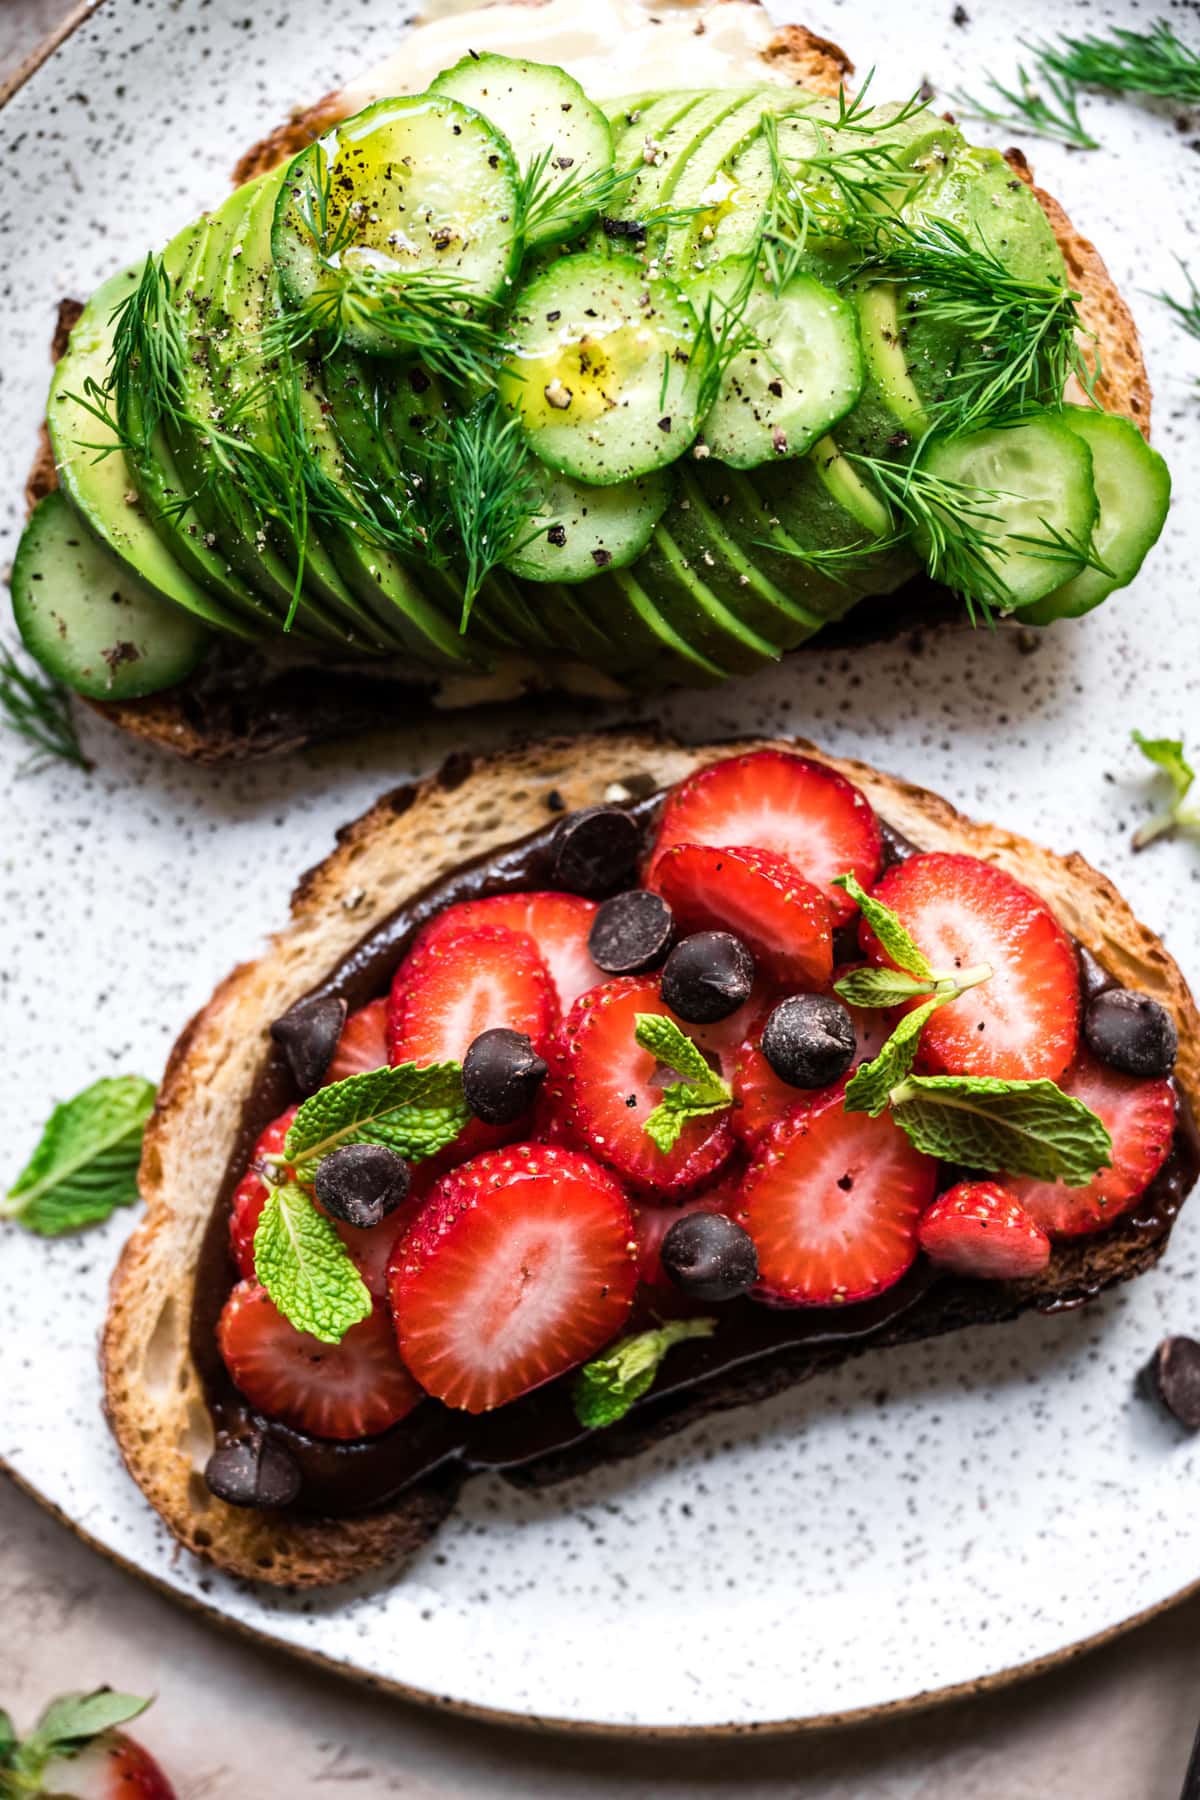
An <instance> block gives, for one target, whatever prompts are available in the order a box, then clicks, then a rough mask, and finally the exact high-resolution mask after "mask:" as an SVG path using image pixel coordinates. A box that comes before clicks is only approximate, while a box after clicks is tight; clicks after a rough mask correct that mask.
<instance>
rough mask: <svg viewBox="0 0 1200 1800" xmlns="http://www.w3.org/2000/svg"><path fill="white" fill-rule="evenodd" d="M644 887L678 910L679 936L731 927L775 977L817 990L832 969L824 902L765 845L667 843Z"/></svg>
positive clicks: (830, 933) (830, 934)
mask: <svg viewBox="0 0 1200 1800" xmlns="http://www.w3.org/2000/svg"><path fill="white" fill-rule="evenodd" d="M648 885H649V886H650V887H652V888H654V889H655V890H656V891H657V892H658V893H660V894H661V895H662V897H663V899H664V900H665V901H666V902H667V904H668V906H670V908H671V910H672V912H673V913H674V914H675V923H676V926H677V928H678V931H679V935H680V936H681V937H684V936H686V935H687V934H688V933H690V932H693V931H713V930H716V931H732V932H733V933H735V935H736V936H738V937H740V938H742V939H743V940H744V941H745V942H746V943H747V944H748V945H749V946H750V948H751V950H752V951H753V952H754V956H755V959H756V961H757V962H758V963H759V964H760V965H761V966H762V967H763V968H764V969H765V970H766V971H767V972H768V973H769V974H771V975H773V976H774V978H775V980H776V981H781V982H791V983H792V984H793V985H794V986H796V987H806V988H814V987H815V988H822V987H824V986H825V985H826V983H827V982H828V980H829V977H830V975H831V974H832V973H833V929H832V925H831V915H830V910H829V903H828V901H827V900H826V899H825V896H824V895H823V894H822V893H821V891H820V889H819V888H815V887H814V886H813V884H812V882H811V881H806V880H805V878H804V876H803V875H801V874H799V873H798V872H797V870H796V869H794V868H793V866H792V864H791V863H790V862H786V861H785V860H784V858H783V857H782V856H774V855H772V854H771V852H770V851H767V850H754V849H749V848H744V847H742V846H739V845H734V846H733V847H732V848H731V849H720V850H718V849H714V848H712V847H711V846H710V845H706V844H672V845H671V846H670V847H669V848H668V849H666V850H664V851H663V852H662V854H661V855H660V856H659V857H657V858H656V860H655V863H654V866H653V868H652V870H651V871H650V875H649V877H648Z"/></svg>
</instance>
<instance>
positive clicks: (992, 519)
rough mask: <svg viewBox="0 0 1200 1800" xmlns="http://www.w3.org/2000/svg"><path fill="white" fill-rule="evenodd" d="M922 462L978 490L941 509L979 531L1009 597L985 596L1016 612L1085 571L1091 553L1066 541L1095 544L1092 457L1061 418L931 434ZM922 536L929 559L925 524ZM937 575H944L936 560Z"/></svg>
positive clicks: (931, 471)
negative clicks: (960, 433)
mask: <svg viewBox="0 0 1200 1800" xmlns="http://www.w3.org/2000/svg"><path fill="white" fill-rule="evenodd" d="M916 466H917V469H918V470H919V471H920V472H921V473H923V474H927V475H932V476H936V477H938V478H940V479H941V480H942V481H945V482H951V483H958V484H961V486H962V487H963V488H965V489H969V490H972V491H971V492H970V493H965V494H962V495H959V494H958V493H957V490H954V491H953V492H952V494H951V496H950V497H949V498H948V500H947V502H946V504H945V506H944V507H942V508H941V509H940V510H941V511H942V513H943V516H944V517H947V518H949V519H950V521H951V522H953V520H954V518H958V519H960V520H961V521H962V528H963V529H964V530H969V531H970V532H971V533H972V535H977V537H978V539H979V542H980V545H981V548H982V550H983V554H984V556H985V558H986V562H987V565H988V566H989V567H990V569H991V570H992V572H993V575H994V578H995V583H996V587H997V589H998V590H1000V594H1002V595H1003V601H1002V603H1001V600H1000V598H999V597H998V595H997V594H994V593H987V594H982V595H979V596H978V597H979V598H983V599H986V600H989V601H991V602H992V603H993V604H998V605H1000V608H1001V610H1002V611H1004V612H1012V611H1015V610H1016V608H1018V607H1021V606H1027V605H1029V604H1030V602H1032V601H1034V600H1040V599H1041V598H1042V596H1043V595H1045V594H1048V593H1050V591H1051V590H1052V589H1053V588H1056V587H1059V586H1061V584H1062V581H1063V578H1064V576H1065V577H1066V578H1067V579H1068V580H1070V578H1071V577H1072V576H1074V575H1077V574H1078V573H1079V571H1080V570H1081V569H1082V568H1083V565H1084V556H1083V555H1082V554H1080V555H1079V556H1078V557H1073V556H1072V555H1071V554H1070V551H1069V549H1068V548H1067V546H1068V545H1075V544H1078V545H1080V546H1081V547H1083V546H1086V545H1088V543H1089V542H1090V540H1091V535H1092V528H1093V526H1094V525H1095V523H1096V490H1095V487H1094V486H1093V484H1092V456H1091V452H1090V450H1089V449H1088V447H1087V445H1086V444H1085V443H1084V441H1083V439H1082V438H1081V437H1078V436H1076V434H1075V433H1074V432H1073V431H1072V430H1071V429H1070V427H1069V426H1067V425H1065V424H1064V423H1063V421H1062V419H1061V417H1060V416H1059V415H1057V414H1050V413H1045V414H1038V415H1036V416H1034V417H1032V418H1028V419H1025V420H1024V421H1023V422H1022V423H1021V424H1019V425H1012V426H1008V427H993V428H991V429H987V430H984V431H973V432H970V433H968V434H966V435H965V436H963V437H934V438H931V439H930V440H929V442H928V444H927V445H926V447H925V449H924V451H923V452H922V454H921V456H920V457H919V458H918V460H917V465H916ZM984 515H987V516H984ZM916 535H917V543H918V548H919V549H920V550H921V551H922V553H923V554H925V555H926V557H927V558H928V557H929V556H930V545H929V540H928V537H927V536H926V537H924V538H923V537H922V534H921V532H920V530H919V529H918V531H917V534H916ZM1055 536H1057V539H1058V543H1057V545H1056V544H1055V542H1054V539H1055ZM1031 539H1032V540H1035V542H1032V543H1031V542H1030V541H1029V540H1031ZM1064 540H1065V542H1064ZM1042 546H1045V547H1046V548H1045V549H1044V550H1043V548H1042ZM930 572H931V573H932V574H933V575H935V576H936V575H939V574H940V573H942V572H943V571H942V570H941V569H940V568H939V567H934V566H933V559H931V561H930Z"/></svg>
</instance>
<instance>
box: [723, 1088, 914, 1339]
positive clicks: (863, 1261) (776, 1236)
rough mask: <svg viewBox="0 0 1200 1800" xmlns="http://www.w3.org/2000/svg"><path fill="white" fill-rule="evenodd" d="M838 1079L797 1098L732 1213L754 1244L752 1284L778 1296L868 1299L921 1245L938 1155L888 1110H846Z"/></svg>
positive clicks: (799, 1300)
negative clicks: (917, 1146) (912, 1139)
mask: <svg viewBox="0 0 1200 1800" xmlns="http://www.w3.org/2000/svg"><path fill="white" fill-rule="evenodd" d="M844 1086H845V1084H844V1082H839V1084H838V1085H837V1087H834V1088H827V1089H826V1090H825V1091H824V1092H823V1093H821V1094H818V1095H817V1096H816V1097H815V1098H814V1099H813V1100H812V1101H810V1102H809V1104H808V1105H801V1106H798V1107H795V1108H793V1110H792V1111H791V1112H790V1113H788V1114H787V1115H786V1116H785V1117H784V1118H783V1119H782V1120H781V1121H780V1123H779V1124H778V1125H776V1127H775V1128H774V1130H773V1131H772V1132H771V1134H770V1136H769V1137H768V1138H767V1140H766V1142H765V1144H764V1145H763V1146H762V1148H761V1150H760V1152H759V1159H758V1161H757V1162H755V1163H754V1164H753V1166H752V1167H751V1169H750V1172H749V1174H748V1175H747V1176H746V1179H745V1181H744V1182H743V1183H742V1190H741V1196H740V1212H739V1214H738V1218H739V1221H740V1223H741V1224H742V1225H744V1226H745V1228H746V1230H747V1231H748V1232H749V1233H750V1236H751V1237H752V1238H753V1239H754V1243H755V1247H756V1249H757V1250H758V1268H759V1285H758V1290H757V1291H758V1293H759V1294H760V1296H761V1297H762V1298H764V1299H766V1300H768V1301H772V1302H774V1303H775V1304H776V1305H779V1306H840V1305H843V1304H844V1303H845V1302H846V1301H851V1300H868V1299H870V1298H871V1297H872V1296H873V1295H875V1294H881V1293H883V1292H884V1290H885V1289H886V1288H889V1287H891V1286H893V1284H894V1283H895V1282H897V1281H899V1279H900V1277H901V1276H902V1275H903V1274H904V1273H905V1271H906V1270H907V1269H908V1268H909V1267H910V1266H911V1264H912V1262H913V1259H914V1258H915V1256H916V1254H917V1224H918V1221H919V1220H920V1217H921V1214H922V1213H923V1212H924V1211H925V1208H926V1207H927V1206H928V1205H929V1202H930V1201H931V1200H932V1199H933V1194H934V1188H935V1185H936V1182H937V1163H936V1162H935V1161H934V1160H933V1158H932V1157H929V1156H922V1155H921V1153H920V1151H918V1150H914V1149H913V1147H912V1145H911V1144H910V1143H909V1141H908V1139H907V1138H906V1137H905V1135H904V1133H903V1132H902V1131H901V1130H900V1128H899V1126H897V1125H894V1124H893V1123H892V1121H891V1120H890V1119H889V1118H888V1116H887V1115H886V1113H885V1114H882V1115H881V1116H880V1117H879V1118H878V1119H872V1118H871V1117H869V1115H868V1114H866V1113H848V1112H846V1111H844V1110H843V1107H842V1094H843V1091H844Z"/></svg>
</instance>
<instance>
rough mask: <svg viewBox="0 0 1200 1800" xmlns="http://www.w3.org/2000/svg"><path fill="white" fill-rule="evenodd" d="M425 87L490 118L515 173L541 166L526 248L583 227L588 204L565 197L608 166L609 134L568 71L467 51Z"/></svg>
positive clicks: (590, 209) (590, 213) (581, 192)
mask: <svg viewBox="0 0 1200 1800" xmlns="http://www.w3.org/2000/svg"><path fill="white" fill-rule="evenodd" d="M429 92H430V93H431V94H448V95H449V96H450V98H451V99H452V100H461V101H463V102H464V103H465V104H466V105H467V106H471V107H474V109H475V110H476V112H479V113H482V114H483V117H484V118H485V119H488V120H490V122H491V123H492V124H493V125H494V126H495V127H496V130H497V131H499V132H501V133H503V135H504V136H505V137H506V138H507V139H508V142H509V144H510V145H511V146H512V152H513V155H514V156H515V157H516V159H517V167H518V169H520V171H521V173H522V175H526V176H527V175H528V173H529V171H530V169H531V168H534V167H536V166H537V165H538V163H539V162H540V163H541V164H542V166H543V171H544V172H543V175H542V177H541V180H540V181H539V182H537V183H536V184H535V187H536V189H537V190H540V191H538V192H537V199H538V213H539V214H540V215H541V217H540V220H539V218H538V217H537V216H535V217H534V218H533V219H532V220H531V221H527V223H526V228H525V232H524V241H525V245H526V247H527V248H529V249H534V248H536V247H537V245H539V244H553V243H557V242H558V241H559V239H560V238H564V237H572V236H574V235H575V233H576V232H578V231H582V230H584V229H585V227H586V226H588V225H590V223H591V221H592V220H593V219H594V218H595V216H596V207H595V205H592V206H586V205H585V206H583V207H582V209H580V208H578V207H577V208H576V209H575V210H572V207H571V198H572V194H575V195H576V196H578V197H579V198H580V199H581V200H584V199H586V196H587V191H588V187H589V186H593V191H594V181H595V178H596V177H599V176H602V175H604V174H605V173H606V171H608V170H610V169H611V168H612V163H613V133H612V127H611V126H610V124H609V122H608V120H607V119H606V118H605V116H604V114H603V113H602V112H601V111H600V108H599V107H598V106H595V105H593V103H592V102H591V101H590V100H589V99H588V97H587V95H586V94H585V93H584V91H583V89H582V88H581V87H580V85H579V83H578V82H577V81H576V80H575V78H574V76H573V75H568V74H567V72H566V70H565V69H560V68H558V67H556V65H555V64H553V63H540V62H527V61H525V60H524V59H522V60H519V61H518V60H517V59H516V58H514V57H510V56H496V55H494V54H493V53H492V52H490V51H485V52H483V53H481V54H479V55H476V53H475V52H474V51H472V52H471V53H470V54H469V55H468V56H464V57H463V59H462V61H461V62H458V63H455V65H454V67H453V68H452V69H444V70H443V71H442V73H441V74H440V75H439V76H438V77H437V78H436V80H434V81H432V82H431V83H430V84H429Z"/></svg>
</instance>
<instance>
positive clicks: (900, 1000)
mask: <svg viewBox="0 0 1200 1800" xmlns="http://www.w3.org/2000/svg"><path fill="white" fill-rule="evenodd" d="M833 991H834V993H835V994H836V995H837V997H838V999H839V1000H844V1001H845V1002H846V1004H847V1006H902V1005H903V1004H904V1002H905V1001H906V1000H912V999H915V997H916V996H917V995H918V994H929V993H932V992H933V981H932V978H926V979H925V980H921V979H919V978H918V977H917V976H916V975H906V974H905V973H904V970H903V969H851V971H850V973H849V974H848V975H843V976H842V978H841V980H840V981H835V982H834V984H833Z"/></svg>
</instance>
